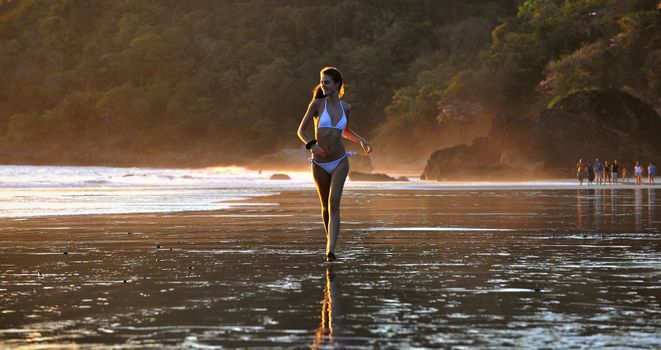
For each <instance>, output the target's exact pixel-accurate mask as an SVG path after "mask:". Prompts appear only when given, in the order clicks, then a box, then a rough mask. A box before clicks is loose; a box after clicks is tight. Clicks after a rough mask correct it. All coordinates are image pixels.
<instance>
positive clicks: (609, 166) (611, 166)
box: [576, 158, 656, 185]
mask: <svg viewBox="0 0 661 350" xmlns="http://www.w3.org/2000/svg"><path fill="white" fill-rule="evenodd" d="M655 172H656V167H655V165H654V162H652V161H650V162H649V163H648V164H647V183H648V184H654V174H655ZM620 174H622V176H621V178H622V182H624V183H627V182H629V177H628V173H627V168H625V167H622V168H621V170H620V165H619V164H617V160H615V161H613V162H612V163H609V162H608V161H607V160H606V161H604V162H603V163H602V162H600V161H599V158H596V159H595V160H594V162H592V161H590V160H588V161H587V163H586V162H583V159H582V158H581V159H579V160H578V163H577V164H576V177H577V178H578V183H579V185H583V180H585V178H586V177H587V180H588V185H592V184H593V182H595V180H596V182H597V185H604V184H616V183H617V179H618V178H620ZM633 177H634V181H635V184H636V185H642V184H643V166H642V165H641V164H640V162H639V161H636V163H635V164H634V165H633Z"/></svg>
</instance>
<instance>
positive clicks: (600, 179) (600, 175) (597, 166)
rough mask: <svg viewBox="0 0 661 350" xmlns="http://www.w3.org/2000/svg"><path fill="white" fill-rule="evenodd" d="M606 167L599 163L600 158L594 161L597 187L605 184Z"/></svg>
mask: <svg viewBox="0 0 661 350" xmlns="http://www.w3.org/2000/svg"><path fill="white" fill-rule="evenodd" d="M603 172H604V165H603V164H602V163H601V162H600V161H599V158H596V159H595V160H594V173H595V175H596V176H597V185H601V184H603V183H604V174H603Z"/></svg>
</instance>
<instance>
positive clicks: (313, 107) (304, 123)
mask: <svg viewBox="0 0 661 350" xmlns="http://www.w3.org/2000/svg"><path fill="white" fill-rule="evenodd" d="M318 101H319V100H316V99H315V100H312V102H310V104H309V105H308V110H307V111H306V112H305V115H303V119H301V124H299V126H298V131H297V132H296V134H297V135H298V138H299V139H301V141H303V143H305V144H306V145H307V143H308V142H310V141H312V140H313V138H311V137H310V136H308V132H307V129H308V125H310V122H311V121H312V118H314V117H315V116H316V115H317V114H318V113H317V112H318V109H319V102H318ZM310 151H312V153H313V154H315V155H317V156H323V155H324V153H325V152H324V150H323V149H322V148H321V147H319V145H317V144H314V145H312V147H310Z"/></svg>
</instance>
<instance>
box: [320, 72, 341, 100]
mask: <svg viewBox="0 0 661 350" xmlns="http://www.w3.org/2000/svg"><path fill="white" fill-rule="evenodd" d="M319 75H321V76H324V75H328V76H329V77H331V79H333V81H334V82H335V83H338V84H340V89H339V90H338V92H337V95H338V96H339V97H342V96H343V95H344V80H343V79H342V73H340V70H339V69H337V68H335V67H326V68H324V69H322V70H321V72H319ZM324 97H326V95H324V91H323V90H321V83H320V84H318V85H317V86H315V87H314V89H313V90H312V98H313V99H318V98H324Z"/></svg>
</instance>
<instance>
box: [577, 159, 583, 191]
mask: <svg viewBox="0 0 661 350" xmlns="http://www.w3.org/2000/svg"><path fill="white" fill-rule="evenodd" d="M576 177H577V178H578V185H579V186H581V185H583V178H584V177H585V169H584V167H583V158H579V159H578V163H577V164H576Z"/></svg>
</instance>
